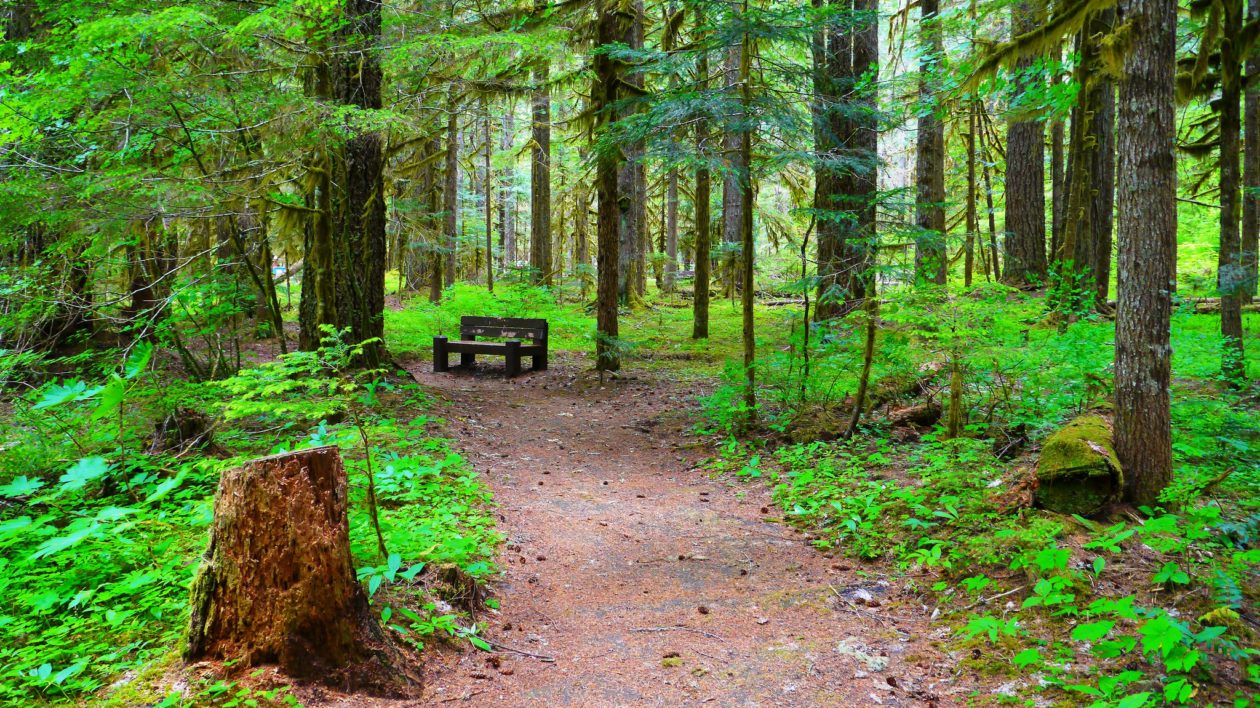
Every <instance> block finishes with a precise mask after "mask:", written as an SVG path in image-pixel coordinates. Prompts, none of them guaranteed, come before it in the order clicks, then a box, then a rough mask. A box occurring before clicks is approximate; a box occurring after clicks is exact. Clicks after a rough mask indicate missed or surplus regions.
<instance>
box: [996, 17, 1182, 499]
mask: <svg viewBox="0 0 1260 708" xmlns="http://www.w3.org/2000/svg"><path fill="white" fill-rule="evenodd" d="M1120 18H1121V20H1122V21H1123V22H1125V23H1127V24H1129V26H1130V28H1131V29H1130V35H1129V37H1130V38H1131V39H1130V42H1131V44H1130V47H1129V53H1128V55H1127V56H1126V57H1125V60H1124V73H1123V76H1124V80H1123V81H1121V82H1120V98H1119V101H1118V107H1119V111H1118V112H1119V116H1118V118H1119V124H1120V125H1122V126H1124V127H1125V129H1124V130H1122V131H1120V140H1119V150H1118V152H1119V168H1118V174H1119V184H1118V190H1117V206H1118V213H1119V222H1118V234H1117V237H1118V238H1117V241H1118V245H1119V253H1118V257H1117V261H1118V273H1117V283H1116V295H1117V303H1118V304H1117V307H1116V360H1115V401H1116V417H1115V433H1116V454H1117V456H1118V457H1119V458H1120V463H1121V467H1122V469H1123V470H1124V482H1125V495H1126V498H1127V499H1128V500H1129V501H1131V502H1133V503H1136V504H1148V505H1154V504H1156V503H1157V502H1158V501H1159V494H1160V492H1161V491H1163V489H1164V487H1166V486H1168V483H1169V481H1170V480H1171V479H1172V428H1171V422H1170V415H1169V398H1168V384H1169V376H1170V361H1171V353H1172V349H1171V347H1170V345H1169V317H1170V314H1171V308H1172V283H1171V282H1170V278H1169V262H1170V261H1171V260H1172V259H1173V253H1172V251H1173V249H1172V245H1173V242H1174V239H1175V238H1176V233H1177V209H1176V196H1177V167H1176V160H1175V159H1174V156H1173V146H1174V140H1175V137H1176V135H1175V117H1176V114H1175V111H1174V103H1173V87H1174V81H1173V72H1174V69H1175V64H1176V58H1177V57H1176V46H1177V41H1176V39H1177V35H1176V26H1177V3H1176V1H1175V0H1121V2H1120ZM1008 268H1009V262H1008Z"/></svg>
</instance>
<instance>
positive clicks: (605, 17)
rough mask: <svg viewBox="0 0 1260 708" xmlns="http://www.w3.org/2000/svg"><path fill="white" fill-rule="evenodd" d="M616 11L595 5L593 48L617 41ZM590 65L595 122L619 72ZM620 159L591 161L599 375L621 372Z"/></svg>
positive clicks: (614, 91)
mask: <svg viewBox="0 0 1260 708" xmlns="http://www.w3.org/2000/svg"><path fill="white" fill-rule="evenodd" d="M617 6H618V3H616V2H614V0H599V5H598V8H597V12H596V15H597V19H596V45H597V46H601V47H605V46H608V45H611V44H613V43H615V42H620V41H622V40H623V37H622V34H623V31H622V25H623V24H624V17H623V16H622V15H621V14H620V13H619V12H618V11H617ZM594 65H595V67H594V68H595V86H594V87H593V89H592V91H591V102H592V104H593V105H592V109H593V112H594V113H595V115H596V116H603V115H604V114H605V113H606V112H607V111H608V109H609V108H610V107H611V106H613V105H614V104H615V103H616V102H617V97H618V95H619V93H620V91H619V82H620V81H621V66H620V63H619V61H618V60H616V59H614V58H613V57H611V56H609V55H608V54H607V53H604V52H601V53H599V54H597V55H595V59H594ZM604 120H607V119H606V118H605V119H604ZM620 156H621V153H620V150H618V149H616V148H615V147H614V148H612V149H604V150H601V151H600V152H599V153H598V154H597V155H596V158H595V160H596V163H595V188H596V192H597V198H598V200H599V207H598V208H599V214H598V221H597V225H596V239H597V243H596V248H597V250H598V252H597V255H596V258H597V259H598V261H599V262H598V266H597V267H598V270H597V277H598V282H597V284H596V294H595V300H596V338H595V355H596V359H595V367H596V368H597V369H599V370H600V371H617V370H618V369H620V368H621V354H620V352H619V350H618V347H617V337H618V332H617V304H618V298H617V294H618V293H617V285H618V283H617V280H618V270H619V269H618V265H619V262H620V259H619V251H620V240H619V239H620V229H619V222H620V220H621V211H622V208H621V204H620V201H619V199H618V196H619V195H618V193H617V187H618V180H617V177H618V172H620V167H621V166H620V164H619V163H620V161H621V157H620Z"/></svg>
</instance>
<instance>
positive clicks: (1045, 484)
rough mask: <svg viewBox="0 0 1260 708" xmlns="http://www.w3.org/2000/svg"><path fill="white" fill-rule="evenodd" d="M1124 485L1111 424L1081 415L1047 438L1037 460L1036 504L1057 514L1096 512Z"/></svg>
mask: <svg viewBox="0 0 1260 708" xmlns="http://www.w3.org/2000/svg"><path fill="white" fill-rule="evenodd" d="M1123 489H1124V476H1123V474H1122V473H1121V471H1120V461H1119V460H1118V459H1117V458H1116V452H1115V450H1114V449H1113V447H1112V444H1111V425H1110V424H1109V423H1108V422H1107V421H1106V420H1104V419H1103V418H1102V417H1101V416H1097V415H1085V416H1081V417H1079V418H1077V419H1075V420H1073V421H1072V422H1070V423H1068V424H1067V425H1065V426H1063V428H1062V429H1061V430H1059V431H1058V432H1056V433H1054V434H1053V435H1051V436H1050V437H1049V438H1047V439H1046V442H1045V443H1044V444H1042V446H1041V458H1040V459H1039V460H1038V461H1037V491H1036V493H1035V497H1034V498H1035V501H1036V503H1037V506H1040V507H1041V508H1043V509H1049V510H1050V511H1054V512H1058V513H1060V514H1080V515H1081V516H1096V515H1098V514H1101V513H1102V512H1104V511H1105V510H1106V509H1107V507H1108V506H1109V505H1110V504H1112V503H1113V502H1115V501H1116V499H1117V498H1119V496H1120V492H1121V491H1122V490H1123Z"/></svg>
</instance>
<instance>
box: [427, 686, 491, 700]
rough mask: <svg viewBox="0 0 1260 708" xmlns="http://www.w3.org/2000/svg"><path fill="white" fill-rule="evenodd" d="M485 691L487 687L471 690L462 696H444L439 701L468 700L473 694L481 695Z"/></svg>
mask: <svg viewBox="0 0 1260 708" xmlns="http://www.w3.org/2000/svg"><path fill="white" fill-rule="evenodd" d="M485 692H486V689H484V688H483V689H481V690H479V691H471V692H469V693H465V694H464V695H462V696H451V697H450V698H443V699H442V700H440V701H438V703H454V702H455V701H466V700H468V699H469V698H472V697H473V696H480V695H481V694H483V693H485Z"/></svg>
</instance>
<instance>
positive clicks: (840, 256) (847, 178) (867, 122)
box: [812, 0, 879, 320]
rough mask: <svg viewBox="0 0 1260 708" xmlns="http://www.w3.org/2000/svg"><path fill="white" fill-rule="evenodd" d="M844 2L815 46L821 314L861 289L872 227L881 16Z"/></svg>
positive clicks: (859, 2) (839, 307)
mask: <svg viewBox="0 0 1260 708" xmlns="http://www.w3.org/2000/svg"><path fill="white" fill-rule="evenodd" d="M842 7H843V9H845V10H849V11H851V13H852V16H851V18H849V19H846V20H845V23H844V26H842V27H838V28H827V29H826V30H823V31H820V32H818V33H817V34H815V37H814V42H813V47H812V50H813V60H814V151H815V156H814V185H815V186H814V209H815V223H816V227H815V229H816V231H817V233H818V287H817V290H818V304H817V307H816V309H815V318H816V319H818V320H825V319H829V318H831V317H834V316H836V315H839V314H841V313H842V312H845V311H847V310H848V309H850V304H852V303H854V302H855V301H857V300H860V299H861V298H862V297H864V295H865V290H866V282H867V279H866V278H865V271H866V270H867V268H868V267H869V260H870V254H871V253H872V252H873V240H874V233H875V231H874V224H875V222H874V218H875V186H876V185H875V180H876V171H877V165H878V156H877V148H878V146H877V143H876V141H877V138H878V133H877V127H876V124H875V121H876V112H875V111H876V108H875V91H874V86H875V85H876V84H875V80H876V79H877V78H878V76H877V74H878V70H879V67H878V56H879V28H878V20H877V19H876V17H875V16H874V9H873V8H874V3H873V2H872V0H853V1H852V4H851V5H850V4H848V3H842ZM871 72H875V73H876V76H872V77H870V78H869V79H864V77H865V76H866V75H867V74H869V73H871Z"/></svg>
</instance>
